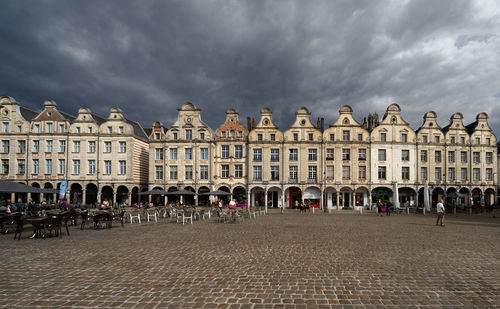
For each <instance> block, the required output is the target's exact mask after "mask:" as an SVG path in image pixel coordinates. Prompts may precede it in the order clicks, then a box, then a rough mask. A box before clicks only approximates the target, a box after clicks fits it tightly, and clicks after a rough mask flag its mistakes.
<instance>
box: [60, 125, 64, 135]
mask: <svg viewBox="0 0 500 309" xmlns="http://www.w3.org/2000/svg"><path fill="white" fill-rule="evenodd" d="M59 133H64V124H60V125H59Z"/></svg>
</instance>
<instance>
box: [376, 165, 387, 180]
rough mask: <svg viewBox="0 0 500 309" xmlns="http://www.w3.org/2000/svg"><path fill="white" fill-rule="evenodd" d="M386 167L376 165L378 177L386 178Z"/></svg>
mask: <svg viewBox="0 0 500 309" xmlns="http://www.w3.org/2000/svg"><path fill="white" fill-rule="evenodd" d="M386 173H387V172H386V167H385V166H379V167H378V179H385V178H386V176H387V175H386Z"/></svg>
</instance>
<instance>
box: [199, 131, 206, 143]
mask: <svg viewBox="0 0 500 309" xmlns="http://www.w3.org/2000/svg"><path fill="white" fill-rule="evenodd" d="M200 139H201V140H202V141H203V140H205V133H203V132H201V133H200Z"/></svg>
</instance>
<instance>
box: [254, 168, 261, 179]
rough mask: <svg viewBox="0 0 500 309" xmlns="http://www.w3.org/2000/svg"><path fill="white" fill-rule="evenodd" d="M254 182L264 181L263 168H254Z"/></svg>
mask: <svg viewBox="0 0 500 309" xmlns="http://www.w3.org/2000/svg"><path fill="white" fill-rule="evenodd" d="M253 180H262V166H254V167H253Z"/></svg>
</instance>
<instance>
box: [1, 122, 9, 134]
mask: <svg viewBox="0 0 500 309" xmlns="http://www.w3.org/2000/svg"><path fill="white" fill-rule="evenodd" d="M2 132H3V133H9V123H8V122H4V123H3V126H2Z"/></svg>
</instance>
